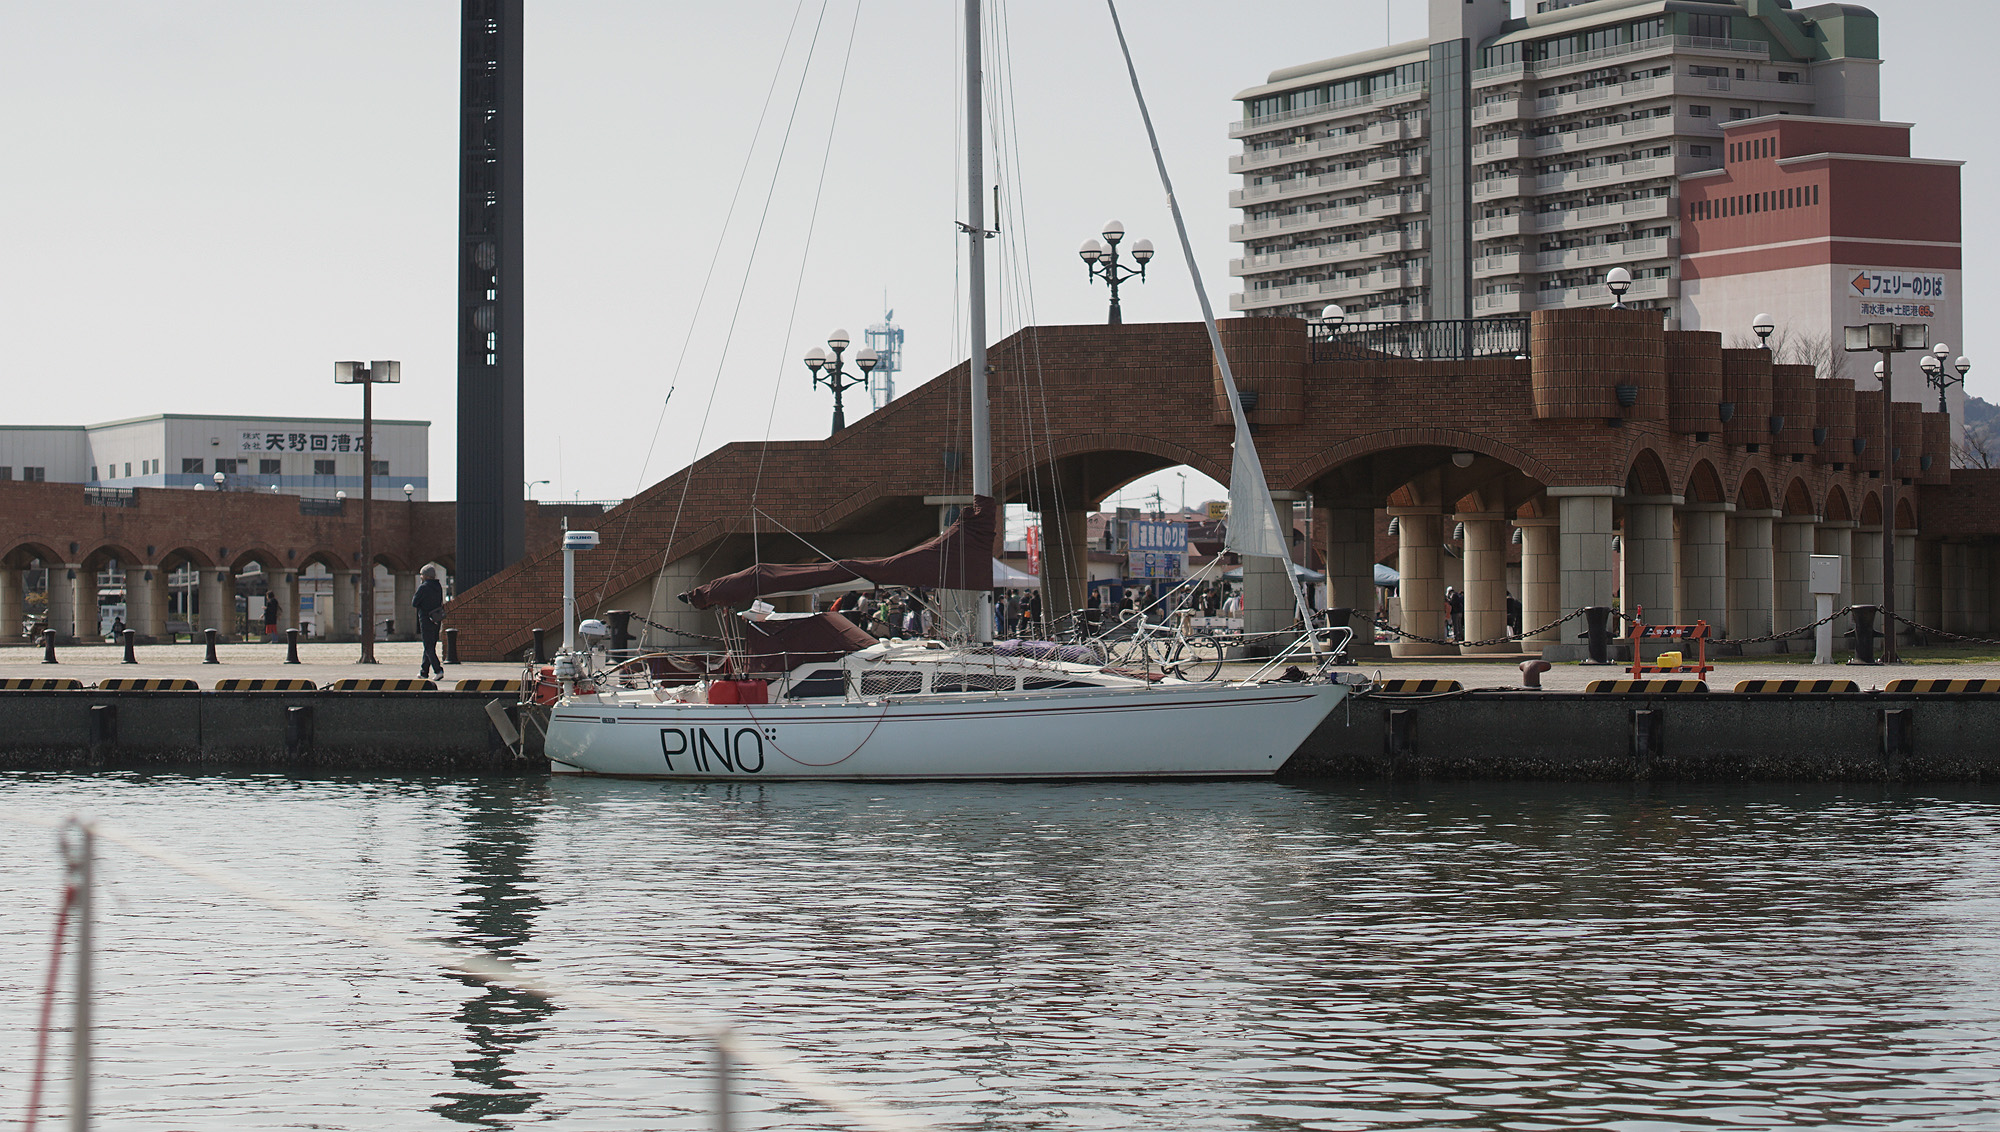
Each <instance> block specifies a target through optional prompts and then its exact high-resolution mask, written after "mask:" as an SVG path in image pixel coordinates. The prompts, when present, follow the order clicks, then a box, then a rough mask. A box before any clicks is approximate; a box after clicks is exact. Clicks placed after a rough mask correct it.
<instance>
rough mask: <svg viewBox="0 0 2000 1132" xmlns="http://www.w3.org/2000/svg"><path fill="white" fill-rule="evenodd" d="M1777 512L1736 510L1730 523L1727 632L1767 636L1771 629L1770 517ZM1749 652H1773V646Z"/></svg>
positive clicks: (1757, 647) (1760, 647)
mask: <svg viewBox="0 0 2000 1132" xmlns="http://www.w3.org/2000/svg"><path fill="white" fill-rule="evenodd" d="M1778 514H1779V513H1778V512H1776V511H1738V512H1737V513H1736V517H1735V518H1734V519H1733V520H1731V521H1730V524H1729V635H1730V636H1732V637H1737V638H1743V637H1763V636H1769V635H1770V632H1771V628H1772V621H1771V615H1772V597H1771V569H1772V561H1771V520H1773V519H1776V518H1777V517H1778ZM1752 651H1755V652H1775V651H1776V649H1775V647H1774V646H1772V645H1758V646H1755V647H1754V649H1753V650H1752Z"/></svg>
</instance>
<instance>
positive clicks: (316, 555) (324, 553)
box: [296, 546, 353, 574]
mask: <svg viewBox="0 0 2000 1132" xmlns="http://www.w3.org/2000/svg"><path fill="white" fill-rule="evenodd" d="M315 562H317V563H319V564H320V565H321V566H324V567H326V568H327V572H328V573H332V574H338V573H340V572H341V571H342V570H351V569H353V567H352V566H350V565H348V562H347V558H346V557H345V556H344V555H342V554H341V553H340V552H339V551H337V550H335V549H333V548H332V547H330V546H316V547H313V548H312V549H311V550H309V551H307V552H306V553H304V554H301V555H299V561H298V566H297V567H296V568H297V569H298V571H299V572H300V573H304V572H305V569H306V567H308V566H311V565H312V564H313V563H315Z"/></svg>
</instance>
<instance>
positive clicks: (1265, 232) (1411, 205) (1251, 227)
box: [1229, 193, 1425, 244]
mask: <svg viewBox="0 0 2000 1132" xmlns="http://www.w3.org/2000/svg"><path fill="white" fill-rule="evenodd" d="M1424 201H1425V196H1424V194H1423V193H1411V194H1409V195H1408V196H1387V197H1379V198H1377V199H1375V200H1372V201H1369V202H1368V203H1366V204H1354V205H1342V206H1341V207H1339V208H1324V209H1320V210H1318V211H1316V212H1298V213H1293V214H1292V215H1290V216H1279V217H1274V218H1272V219H1269V220H1251V221H1246V222H1244V223H1242V224H1231V225H1230V226H1229V239H1230V241H1231V242H1232V243H1238V244H1240V243H1242V242H1244V241H1245V240H1249V239H1253V238H1255V237H1258V236H1269V235H1275V234H1281V233H1285V232H1301V233H1304V232H1317V231H1324V230H1326V229H1330V228H1345V227H1349V226H1351V225H1355V224H1365V223H1367V222H1369V221H1371V220H1375V219H1378V218H1380V217H1383V216H1397V215H1404V216H1407V215H1410V214H1413V213H1420V212H1422V211H1424Z"/></svg>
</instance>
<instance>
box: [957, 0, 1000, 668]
mask: <svg viewBox="0 0 2000 1132" xmlns="http://www.w3.org/2000/svg"><path fill="white" fill-rule="evenodd" d="M979 21H980V12H979V0H965V200H966V215H965V223H964V225H963V227H964V228H965V234H966V238H967V239H968V240H970V241H971V242H972V251H971V255H970V256H968V257H967V258H968V261H969V266H970V269H971V270H970V273H971V276H972V280H971V286H970V287H969V288H968V296H969V299H970V303H971V310H970V311H969V312H968V314H967V318H966V324H967V326H968V327H969V329H970V333H971V338H972V359H971V363H970V369H971V371H972V374H971V377H972V382H971V390H970V397H971V401H972V494H974V495H985V496H990V495H992V494H993V425H992V420H991V419H990V417H989V416H988V414H987V405H986V241H987V239H988V237H989V236H991V233H989V232H988V231H987V230H986V210H985V208H984V201H983V199H982V195H981V188H982V185H983V184H984V182H985V180H986V170H985V152H984V146H983V145H982V140H983V139H984V137H985V133H984V126H983V123H982V122H981V119H982V118H984V117H985V113H984V110H983V107H982V106H981V104H980V97H979V95H980V70H979ZM977 553H980V554H985V555H988V556H989V557H990V556H991V555H992V553H993V548H992V547H980V548H978V550H977ZM977 592H978V595H979V596H978V600H977V601H975V602H973V603H972V605H973V618H972V639H973V640H975V641H991V640H992V639H993V591H991V590H979V591H977Z"/></svg>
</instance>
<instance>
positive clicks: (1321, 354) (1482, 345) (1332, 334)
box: [1312, 318, 1528, 362]
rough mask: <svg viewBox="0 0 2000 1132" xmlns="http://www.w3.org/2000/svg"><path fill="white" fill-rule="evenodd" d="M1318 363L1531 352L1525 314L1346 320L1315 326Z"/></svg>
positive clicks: (1449, 358)
mask: <svg viewBox="0 0 2000 1132" xmlns="http://www.w3.org/2000/svg"><path fill="white" fill-rule="evenodd" d="M1312 346H1313V360H1314V361H1316V362H1335V361H1338V362H1359V361H1384V360H1389V359H1395V360H1401V361H1468V360H1470V359H1473V358H1516V357H1526V356H1527V354H1528V320H1527V319H1525V318H1464V319H1443V320H1435V321H1427V322H1346V323H1341V324H1339V325H1327V324H1324V323H1316V324H1314V325H1313V326H1312Z"/></svg>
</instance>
